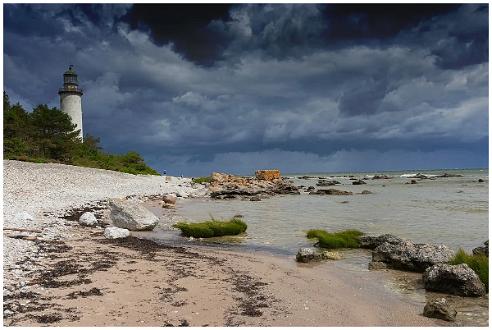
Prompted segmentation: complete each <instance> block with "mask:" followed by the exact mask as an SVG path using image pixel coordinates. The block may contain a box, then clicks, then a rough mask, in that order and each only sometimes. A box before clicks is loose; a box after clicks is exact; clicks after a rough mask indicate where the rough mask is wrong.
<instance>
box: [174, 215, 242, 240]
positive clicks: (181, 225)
mask: <svg viewBox="0 0 492 330" xmlns="http://www.w3.org/2000/svg"><path fill="white" fill-rule="evenodd" d="M173 227H174V228H178V229H180V230H181V234H182V235H183V236H187V237H195V238H208V237H219V236H227V235H238V234H241V233H244V232H245V231H246V229H247V228H248V226H247V225H246V223H245V222H244V221H242V220H241V219H239V218H232V219H230V220H227V221H218V220H214V219H212V220H210V221H205V222H198V223H189V222H178V223H177V224H175V225H173Z"/></svg>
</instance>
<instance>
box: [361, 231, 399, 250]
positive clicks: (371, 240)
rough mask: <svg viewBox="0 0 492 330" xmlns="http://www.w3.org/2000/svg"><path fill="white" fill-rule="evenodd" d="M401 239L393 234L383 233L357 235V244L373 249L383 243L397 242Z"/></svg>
mask: <svg viewBox="0 0 492 330" xmlns="http://www.w3.org/2000/svg"><path fill="white" fill-rule="evenodd" d="M402 241H403V240H402V239H401V238H399V237H396V236H395V235H391V234H384V235H379V236H369V235H366V236H361V237H359V244H360V245H359V246H360V247H361V248H363V249H371V250H373V249H375V248H377V247H378V246H379V245H381V244H383V243H390V244H398V243H401V242H402Z"/></svg>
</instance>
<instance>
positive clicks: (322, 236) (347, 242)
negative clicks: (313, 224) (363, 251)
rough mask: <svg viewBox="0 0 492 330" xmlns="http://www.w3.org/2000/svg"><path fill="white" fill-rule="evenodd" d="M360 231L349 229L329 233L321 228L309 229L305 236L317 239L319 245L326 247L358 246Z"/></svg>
mask: <svg viewBox="0 0 492 330" xmlns="http://www.w3.org/2000/svg"><path fill="white" fill-rule="evenodd" d="M362 234H363V233H362V232H361V231H358V230H355V229H350V230H344V231H339V232H335V233H329V232H327V231H325V230H322V229H311V230H309V231H308V232H307V235H306V236H307V238H309V239H317V240H318V242H319V246H320V247H322V248H326V249H340V248H358V247H359V241H358V239H357V238H358V237H360V236H361V235H362Z"/></svg>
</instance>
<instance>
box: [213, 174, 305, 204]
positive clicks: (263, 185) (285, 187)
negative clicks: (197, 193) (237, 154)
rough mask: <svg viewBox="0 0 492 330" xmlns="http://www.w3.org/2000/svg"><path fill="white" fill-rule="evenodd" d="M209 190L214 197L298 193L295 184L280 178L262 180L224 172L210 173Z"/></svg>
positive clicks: (225, 197)
mask: <svg viewBox="0 0 492 330" xmlns="http://www.w3.org/2000/svg"><path fill="white" fill-rule="evenodd" d="M209 190H210V197H212V198H215V199H230V198H236V197H241V196H255V195H262V196H263V197H265V196H269V195H270V196H271V195H276V194H279V195H281V194H299V188H298V187H297V186H295V185H293V184H292V183H291V182H289V181H287V180H284V179H282V178H273V179H272V180H266V179H265V180H264V179H257V178H249V177H240V176H235V175H231V174H225V173H212V176H211V181H210V186H209Z"/></svg>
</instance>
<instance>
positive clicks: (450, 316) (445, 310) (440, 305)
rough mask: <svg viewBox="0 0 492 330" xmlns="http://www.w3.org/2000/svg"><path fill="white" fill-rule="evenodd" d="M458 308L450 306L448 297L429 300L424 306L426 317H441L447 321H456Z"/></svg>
mask: <svg viewBox="0 0 492 330" xmlns="http://www.w3.org/2000/svg"><path fill="white" fill-rule="evenodd" d="M456 314H457V312H456V309H454V308H453V307H452V306H450V305H449V304H448V302H447V300H446V298H438V299H434V300H431V301H428V302H427V304H425V306H424V313H423V315H424V316H425V317H430V318H434V319H441V320H445V321H450V322H452V321H454V320H455V319H456Z"/></svg>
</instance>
